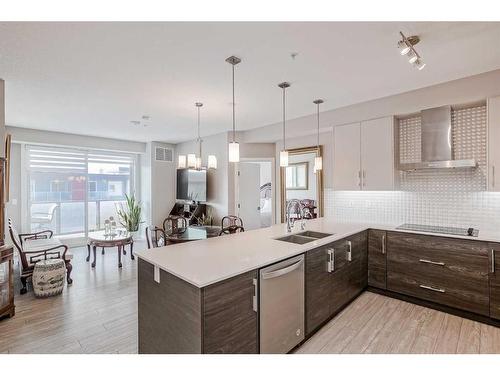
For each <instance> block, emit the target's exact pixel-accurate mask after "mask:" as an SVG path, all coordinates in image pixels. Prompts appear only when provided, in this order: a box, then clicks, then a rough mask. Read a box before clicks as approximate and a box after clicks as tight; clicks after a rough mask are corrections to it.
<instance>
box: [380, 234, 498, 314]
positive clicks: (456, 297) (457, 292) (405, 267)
mask: <svg viewBox="0 0 500 375" xmlns="http://www.w3.org/2000/svg"><path fill="white" fill-rule="evenodd" d="M488 264H489V263H488V244H487V243H485V242H481V241H473V240H461V239H455V238H445V237H437V236H426V235H420V234H409V233H399V232H388V233H387V289H389V290H391V291H394V292H398V293H401V294H406V295H409V296H412V297H417V298H421V299H424V300H427V301H431V302H435V303H438V304H442V305H445V306H449V307H453V308H457V309H461V310H465V311H470V312H474V313H477V314H481V315H485V316H489V314H490V311H489V303H490V297H489V281H488Z"/></svg>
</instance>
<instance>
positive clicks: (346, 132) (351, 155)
mask: <svg viewBox="0 0 500 375" xmlns="http://www.w3.org/2000/svg"><path fill="white" fill-rule="evenodd" d="M360 147H361V145H360V124H359V123H354V124H349V125H342V126H336V127H335V136H334V167H333V186H334V189H335V190H360V189H361V178H360V173H361V169H360V165H361V160H360V155H361V151H360Z"/></svg>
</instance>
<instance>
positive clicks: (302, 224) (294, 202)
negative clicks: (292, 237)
mask: <svg viewBox="0 0 500 375" xmlns="http://www.w3.org/2000/svg"><path fill="white" fill-rule="evenodd" d="M296 206H299V214H300V228H301V230H304V229H306V223H305V221H304V205H303V204H302V203H300V200H298V199H290V200H289V201H288V203H287V205H286V231H287V232H288V233H290V232H291V231H292V228H293V226H294V222H292V218H291V215H290V210H291V209H292V207H296Z"/></svg>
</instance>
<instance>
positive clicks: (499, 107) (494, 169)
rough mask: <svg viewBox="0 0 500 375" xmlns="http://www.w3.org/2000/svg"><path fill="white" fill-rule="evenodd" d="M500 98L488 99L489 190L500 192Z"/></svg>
mask: <svg viewBox="0 0 500 375" xmlns="http://www.w3.org/2000/svg"><path fill="white" fill-rule="evenodd" d="M499 145H500V96H497V97H495V98H490V99H488V190H489V191H500V175H499V173H500V147H499Z"/></svg>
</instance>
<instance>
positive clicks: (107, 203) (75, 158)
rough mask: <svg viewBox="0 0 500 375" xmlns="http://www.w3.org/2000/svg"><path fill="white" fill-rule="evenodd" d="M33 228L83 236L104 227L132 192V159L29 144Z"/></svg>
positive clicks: (104, 153)
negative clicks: (106, 220)
mask: <svg viewBox="0 0 500 375" xmlns="http://www.w3.org/2000/svg"><path fill="white" fill-rule="evenodd" d="M26 149H27V155H28V157H27V159H26V160H27V164H28V166H27V167H28V171H29V177H28V179H29V183H28V186H29V189H30V191H29V202H28V220H29V224H30V227H31V230H33V231H35V230H40V229H51V230H53V231H54V233H55V234H81V235H82V236H84V235H86V234H87V233H88V232H89V231H93V230H100V229H102V228H103V224H104V220H105V219H106V218H108V217H109V216H115V217H116V206H117V205H118V204H120V203H121V202H123V201H124V200H125V194H129V193H130V192H131V191H132V189H133V178H134V166H135V160H136V158H135V156H134V155H131V154H125V153H114V152H113V153H111V152H100V151H99V152H95V151H87V150H81V149H70V148H58V147H50V148H49V147H43V146H33V145H27V146H26Z"/></svg>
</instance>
